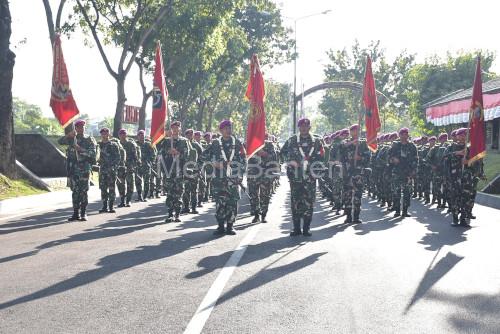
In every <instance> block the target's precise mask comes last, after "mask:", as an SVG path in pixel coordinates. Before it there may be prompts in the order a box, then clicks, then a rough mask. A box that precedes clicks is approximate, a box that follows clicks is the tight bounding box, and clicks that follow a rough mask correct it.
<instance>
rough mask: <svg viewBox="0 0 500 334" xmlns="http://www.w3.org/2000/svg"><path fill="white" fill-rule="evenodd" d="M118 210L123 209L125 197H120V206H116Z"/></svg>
mask: <svg viewBox="0 0 500 334" xmlns="http://www.w3.org/2000/svg"><path fill="white" fill-rule="evenodd" d="M118 207H119V208H124V207H125V197H122V198H121V199H120V204H119V205H118Z"/></svg>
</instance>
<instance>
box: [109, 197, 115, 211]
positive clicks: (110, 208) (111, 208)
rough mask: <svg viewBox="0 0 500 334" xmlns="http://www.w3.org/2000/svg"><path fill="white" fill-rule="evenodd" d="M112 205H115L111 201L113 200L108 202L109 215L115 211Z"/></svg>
mask: <svg viewBox="0 0 500 334" xmlns="http://www.w3.org/2000/svg"><path fill="white" fill-rule="evenodd" d="M114 204H115V201H113V200H110V201H109V210H108V212H109V213H115V212H116V210H115V209H114Z"/></svg>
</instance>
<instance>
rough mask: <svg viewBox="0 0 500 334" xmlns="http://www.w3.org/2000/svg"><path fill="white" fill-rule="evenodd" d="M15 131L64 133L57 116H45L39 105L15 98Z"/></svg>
mask: <svg viewBox="0 0 500 334" xmlns="http://www.w3.org/2000/svg"><path fill="white" fill-rule="evenodd" d="M13 109H14V130H15V133H39V134H42V135H62V134H63V133H64V131H63V129H62V128H61V126H60V125H59V122H57V120H56V119H55V118H46V117H44V116H43V113H42V110H41V109H40V107H39V106H37V105H33V104H29V103H26V102H24V101H22V100H19V99H17V98H14V106H13Z"/></svg>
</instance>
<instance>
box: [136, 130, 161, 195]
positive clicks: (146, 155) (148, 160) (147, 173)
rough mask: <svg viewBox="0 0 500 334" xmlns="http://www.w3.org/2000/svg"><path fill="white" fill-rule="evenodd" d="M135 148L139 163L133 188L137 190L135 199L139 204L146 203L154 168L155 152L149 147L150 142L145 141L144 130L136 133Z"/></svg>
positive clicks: (154, 149)
mask: <svg viewBox="0 0 500 334" xmlns="http://www.w3.org/2000/svg"><path fill="white" fill-rule="evenodd" d="M137 139H138V140H137V146H138V147H139V150H140V152H141V162H140V164H139V166H138V170H137V178H136V179H135V186H136V188H137V197H138V200H139V201H141V202H146V201H147V200H146V198H147V197H148V194H149V192H150V186H151V173H152V172H151V171H152V169H153V168H154V167H153V166H154V162H155V160H156V154H157V150H156V148H155V147H153V146H152V145H151V141H150V140H148V139H146V136H145V132H144V130H139V132H137Z"/></svg>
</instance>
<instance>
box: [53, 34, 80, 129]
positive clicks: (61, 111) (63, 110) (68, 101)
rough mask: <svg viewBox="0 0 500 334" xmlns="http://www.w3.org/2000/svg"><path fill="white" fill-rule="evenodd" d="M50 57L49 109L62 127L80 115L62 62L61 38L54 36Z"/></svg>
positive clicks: (64, 64)
mask: <svg viewBox="0 0 500 334" xmlns="http://www.w3.org/2000/svg"><path fill="white" fill-rule="evenodd" d="M52 53H53V54H52V55H53V58H54V69H53V72H52V89H51V94H50V107H51V108H52V111H53V112H54V116H55V117H56V118H57V120H58V121H59V124H61V125H62V126H63V127H66V126H68V124H70V123H71V122H72V121H73V120H74V119H75V118H77V117H78V114H79V113H80V112H79V111H78V107H77V106H76V103H75V99H74V98H73V94H72V93H71V88H70V87H69V77H68V70H67V69H66V63H65V62H64V55H63V52H62V48H61V38H60V36H59V35H57V36H56V39H55V41H54V45H53V49H52Z"/></svg>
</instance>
